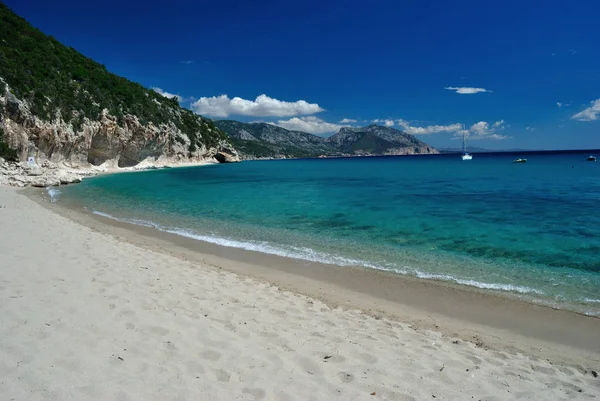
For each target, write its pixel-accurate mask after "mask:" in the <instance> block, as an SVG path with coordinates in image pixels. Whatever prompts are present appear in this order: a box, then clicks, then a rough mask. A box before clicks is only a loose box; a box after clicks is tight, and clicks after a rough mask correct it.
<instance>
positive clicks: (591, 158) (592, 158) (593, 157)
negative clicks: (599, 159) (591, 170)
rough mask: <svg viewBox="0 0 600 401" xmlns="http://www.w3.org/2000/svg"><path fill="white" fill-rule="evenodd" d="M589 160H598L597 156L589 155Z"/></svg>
mask: <svg viewBox="0 0 600 401" xmlns="http://www.w3.org/2000/svg"><path fill="white" fill-rule="evenodd" d="M587 161H589V162H595V161H596V156H592V155H589V156H588V158H587Z"/></svg>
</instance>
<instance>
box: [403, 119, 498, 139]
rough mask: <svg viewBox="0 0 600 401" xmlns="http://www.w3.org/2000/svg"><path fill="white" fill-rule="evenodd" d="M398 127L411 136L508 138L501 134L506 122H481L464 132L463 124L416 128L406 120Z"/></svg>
mask: <svg viewBox="0 0 600 401" xmlns="http://www.w3.org/2000/svg"><path fill="white" fill-rule="evenodd" d="M397 124H398V127H400V128H401V129H402V130H403V131H404V132H406V133H407V134H411V135H431V134H440V133H453V134H454V136H455V137H461V136H462V135H463V133H464V134H466V135H468V136H469V138H470V139H474V140H478V139H506V138H509V137H508V136H505V135H502V134H500V132H501V131H503V130H504V120H500V121H496V122H495V123H493V124H490V123H488V122H485V121H479V122H478V123H475V124H473V125H472V126H471V127H469V128H468V129H465V130H463V129H462V124H459V123H454V124H448V125H427V126H424V127H416V126H413V125H411V124H410V123H409V122H408V121H406V120H402V119H400V120H398V121H397Z"/></svg>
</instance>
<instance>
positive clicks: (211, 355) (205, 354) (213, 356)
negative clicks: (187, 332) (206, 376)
mask: <svg viewBox="0 0 600 401" xmlns="http://www.w3.org/2000/svg"><path fill="white" fill-rule="evenodd" d="M200 356H201V357H202V358H204V359H208V360H209V361H218V360H219V359H221V356H222V355H221V353H220V352H218V351H214V350H212V349H207V350H205V351H202V352H201V353H200Z"/></svg>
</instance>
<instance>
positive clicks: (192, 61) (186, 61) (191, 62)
mask: <svg viewBox="0 0 600 401" xmlns="http://www.w3.org/2000/svg"><path fill="white" fill-rule="evenodd" d="M181 64H186V65H190V64H194V60H182V61H181Z"/></svg>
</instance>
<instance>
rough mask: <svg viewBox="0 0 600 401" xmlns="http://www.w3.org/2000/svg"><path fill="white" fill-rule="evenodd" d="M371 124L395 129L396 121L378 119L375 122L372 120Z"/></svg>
mask: <svg viewBox="0 0 600 401" xmlns="http://www.w3.org/2000/svg"><path fill="white" fill-rule="evenodd" d="M371 122H373V123H375V124H383V125H385V126H386V127H393V126H394V125H395V124H396V123H395V122H394V120H387V119H380V118H376V119H375V120H372V121H371Z"/></svg>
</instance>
